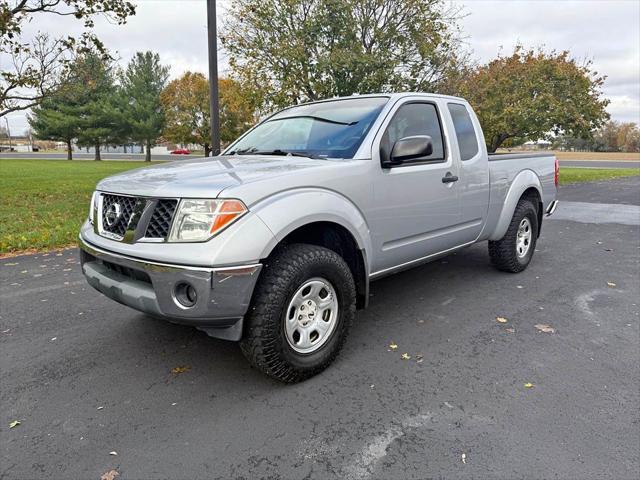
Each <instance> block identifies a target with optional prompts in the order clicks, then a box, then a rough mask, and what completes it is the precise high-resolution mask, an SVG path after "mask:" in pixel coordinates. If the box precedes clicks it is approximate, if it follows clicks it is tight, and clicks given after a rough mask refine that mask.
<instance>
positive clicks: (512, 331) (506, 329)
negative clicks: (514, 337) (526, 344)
mask: <svg viewBox="0 0 640 480" xmlns="http://www.w3.org/2000/svg"><path fill="white" fill-rule="evenodd" d="M504 331H505V332H508V333H516V329H515V328H505V329H504Z"/></svg>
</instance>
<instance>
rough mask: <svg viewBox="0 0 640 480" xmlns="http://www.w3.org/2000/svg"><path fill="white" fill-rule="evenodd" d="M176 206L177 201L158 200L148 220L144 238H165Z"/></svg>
mask: <svg viewBox="0 0 640 480" xmlns="http://www.w3.org/2000/svg"><path fill="white" fill-rule="evenodd" d="M177 206H178V201H177V200H171V199H161V200H158V203H157V204H156V208H155V210H154V211H153V214H152V215H151V219H150V220H149V225H147V230H146V232H145V234H144V236H145V238H167V235H169V229H170V228H171V221H172V220H173V215H174V214H175V213H176V207H177Z"/></svg>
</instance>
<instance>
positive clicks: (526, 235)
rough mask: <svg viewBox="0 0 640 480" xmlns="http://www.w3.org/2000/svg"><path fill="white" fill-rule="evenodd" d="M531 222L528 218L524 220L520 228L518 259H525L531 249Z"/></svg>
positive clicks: (517, 247) (517, 246) (517, 240)
mask: <svg viewBox="0 0 640 480" xmlns="http://www.w3.org/2000/svg"><path fill="white" fill-rule="evenodd" d="M532 236H533V235H532V232H531V222H530V221H529V219H528V218H527V217H525V218H523V219H522V221H521V222H520V225H519V226H518V235H517V238H516V254H517V255H518V258H524V257H526V256H527V253H529V248H531V238H532Z"/></svg>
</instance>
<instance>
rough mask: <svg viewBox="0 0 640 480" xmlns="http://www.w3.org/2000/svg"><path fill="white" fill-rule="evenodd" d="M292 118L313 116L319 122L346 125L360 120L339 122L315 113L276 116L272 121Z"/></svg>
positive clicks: (354, 123)
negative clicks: (317, 115)
mask: <svg viewBox="0 0 640 480" xmlns="http://www.w3.org/2000/svg"><path fill="white" fill-rule="evenodd" d="M290 118H311V119H313V120H317V121H319V122H325V123H333V124H335V125H346V126H347V127H350V126H352V125H356V124H357V123H358V122H357V121H355V122H339V121H338V120H331V119H330V118H324V117H316V116H315V115H294V116H291V117H280V118H274V119H273V120H271V121H272V122H275V121H276V120H289V119H290Z"/></svg>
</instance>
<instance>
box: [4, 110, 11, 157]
mask: <svg viewBox="0 0 640 480" xmlns="http://www.w3.org/2000/svg"><path fill="white" fill-rule="evenodd" d="M4 121H5V122H6V123H7V137H9V151H10V152H13V146H12V145H11V130H9V119H8V118H7V117H6V116H5V117H4Z"/></svg>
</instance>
